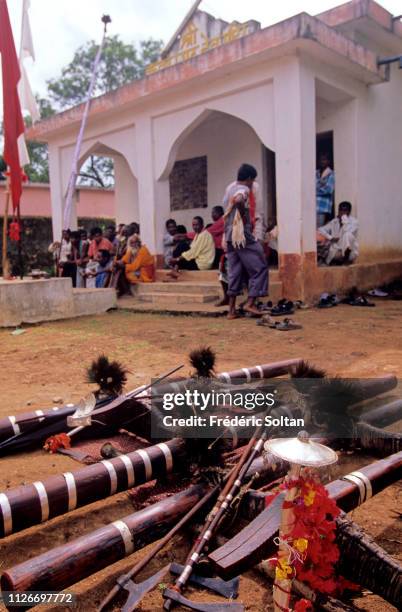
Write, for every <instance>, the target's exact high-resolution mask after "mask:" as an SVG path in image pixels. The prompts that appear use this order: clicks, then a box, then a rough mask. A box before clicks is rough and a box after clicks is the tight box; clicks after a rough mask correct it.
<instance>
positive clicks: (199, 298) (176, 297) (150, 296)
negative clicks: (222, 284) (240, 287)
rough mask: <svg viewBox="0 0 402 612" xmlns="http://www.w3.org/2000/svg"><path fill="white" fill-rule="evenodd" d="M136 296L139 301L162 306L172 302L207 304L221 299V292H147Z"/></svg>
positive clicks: (177, 289)
mask: <svg viewBox="0 0 402 612" xmlns="http://www.w3.org/2000/svg"><path fill="white" fill-rule="evenodd" d="M176 291H179V288H178V287H176ZM135 297H136V298H137V300H138V301H139V302H151V303H152V304H157V305H158V306H159V307H161V306H163V305H172V304H206V303H208V302H215V301H217V300H218V299H219V292H218V291H216V293H214V294H209V295H208V294H207V295H205V294H203V293H173V292H165V293H162V292H157V293H152V292H147V293H142V294H136V296H135Z"/></svg>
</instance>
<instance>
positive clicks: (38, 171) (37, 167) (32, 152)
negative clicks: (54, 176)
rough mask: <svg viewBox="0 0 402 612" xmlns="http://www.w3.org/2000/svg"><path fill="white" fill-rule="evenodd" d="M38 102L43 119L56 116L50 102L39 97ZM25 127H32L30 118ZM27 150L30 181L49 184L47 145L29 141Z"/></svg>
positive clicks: (27, 169) (27, 168)
mask: <svg viewBox="0 0 402 612" xmlns="http://www.w3.org/2000/svg"><path fill="white" fill-rule="evenodd" d="M36 101H37V103H38V106H39V112H40V117H41V119H46V118H47V117H51V116H52V115H54V114H55V112H56V111H55V110H54V108H53V107H52V105H51V103H50V102H49V100H46V99H45V98H39V97H38V96H37V98H36ZM25 125H26V126H27V127H31V125H32V120H31V118H30V117H26V118H25ZM27 149H28V154H29V160H30V163H29V164H28V165H27V166H25V168H24V170H25V173H26V175H27V177H28V179H29V180H30V181H31V182H32V183H48V182H49V155H48V148H47V144H45V143H42V142H34V141H33V140H29V141H27Z"/></svg>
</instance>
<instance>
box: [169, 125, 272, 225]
mask: <svg viewBox="0 0 402 612" xmlns="http://www.w3.org/2000/svg"><path fill="white" fill-rule="evenodd" d="M203 155H206V156H207V158H208V161H207V164H208V208H192V209H188V210H180V211H179V210H177V211H172V212H171V213H170V214H171V216H172V217H173V218H174V219H176V221H177V222H178V223H182V224H184V225H186V227H187V229H190V228H191V220H192V218H193V217H194V216H195V215H200V216H201V217H203V219H204V221H205V223H207V222H210V221H211V208H212V207H213V206H215V205H217V204H221V203H222V198H223V194H224V191H225V188H226V187H227V185H228V184H229V183H230V182H232V181H233V180H235V179H236V174H237V170H238V168H239V166H240V165H241V164H242V163H243V162H246V163H250V164H252V165H253V166H255V167H256V168H257V172H258V182H259V183H260V185H261V190H262V193H265V188H264V186H263V184H262V183H263V171H262V144H261V142H260V140H259V138H258V137H257V135H256V133H255V132H254V130H252V129H251V128H250V127H249V126H248V125H247V124H246V123H244V122H243V121H241V120H240V119H236V118H234V117H230V116H229V115H225V114H222V113H216V114H213V115H211V116H210V118H207V119H206V120H205V121H204V122H203V123H202V124H201V125H199V126H198V127H197V128H196V129H195V130H194V131H193V132H192V133H191V134H190V135H189V136H187V138H186V140H185V141H184V142H183V143H182V145H181V146H180V147H179V150H178V154H177V159H178V160H182V159H191V158H193V157H200V156H203Z"/></svg>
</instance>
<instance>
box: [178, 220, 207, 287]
mask: <svg viewBox="0 0 402 612" xmlns="http://www.w3.org/2000/svg"><path fill="white" fill-rule="evenodd" d="M193 230H194V234H195V235H194V238H193V241H192V243H191V246H190V248H189V249H188V250H187V251H184V252H183V253H182V254H181V255H180V256H179V257H172V259H171V260H170V264H171V265H173V266H175V267H177V268H181V269H184V270H210V269H211V268H212V264H213V263H214V259H215V245H214V240H213V238H212V236H211V234H210V233H209V232H208V231H207V230H206V229H205V228H204V220H203V219H202V217H194V219H193ZM174 274H175V273H174V271H173V270H172V276H173V275H174ZM176 276H177V275H176Z"/></svg>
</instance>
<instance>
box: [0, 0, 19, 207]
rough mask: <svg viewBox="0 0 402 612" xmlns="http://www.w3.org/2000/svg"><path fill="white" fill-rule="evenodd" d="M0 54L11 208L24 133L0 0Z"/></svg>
mask: <svg viewBox="0 0 402 612" xmlns="http://www.w3.org/2000/svg"><path fill="white" fill-rule="evenodd" d="M0 53H1V60H2V61H1V64H2V79H3V122H4V161H5V162H6V164H7V166H8V167H9V169H10V182H11V199H12V203H13V209H14V210H16V209H17V208H18V206H19V203H20V199H21V193H22V175H21V166H20V157H19V153H18V142H17V140H18V137H19V136H20V135H21V134H23V133H24V120H23V118H22V113H21V105H20V99H19V97H18V89H17V85H18V81H19V80H20V78H21V73H20V68H19V64H18V58H17V54H16V52H15V45H14V39H13V32H12V29H11V24H10V18H9V15H8V9H7V2H6V0H0Z"/></svg>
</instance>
